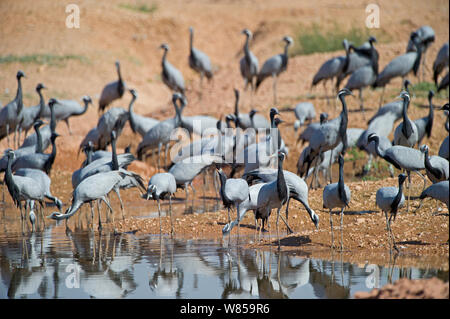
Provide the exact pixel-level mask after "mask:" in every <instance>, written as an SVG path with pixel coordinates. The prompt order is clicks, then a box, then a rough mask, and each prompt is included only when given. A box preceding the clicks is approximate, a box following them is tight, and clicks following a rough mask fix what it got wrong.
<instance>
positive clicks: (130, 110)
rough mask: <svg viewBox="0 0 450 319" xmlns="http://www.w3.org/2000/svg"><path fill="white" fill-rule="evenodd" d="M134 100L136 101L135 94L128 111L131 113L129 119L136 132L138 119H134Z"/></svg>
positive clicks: (132, 128)
mask: <svg viewBox="0 0 450 319" xmlns="http://www.w3.org/2000/svg"><path fill="white" fill-rule="evenodd" d="M134 101H136V97H135V96H133V98H132V99H131V102H130V105H129V106H128V113H129V115H130V117H129V120H130V126H131V130H132V131H133V133H136V121H135V119H134Z"/></svg>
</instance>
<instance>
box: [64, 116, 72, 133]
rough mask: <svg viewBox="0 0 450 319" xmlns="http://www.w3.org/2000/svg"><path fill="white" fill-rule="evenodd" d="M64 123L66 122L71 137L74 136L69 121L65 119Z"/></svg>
mask: <svg viewBox="0 0 450 319" xmlns="http://www.w3.org/2000/svg"><path fill="white" fill-rule="evenodd" d="M64 122H66V125H67V129H68V130H69V135H72V130H71V129H70V124H69V119H68V118H67V119H65V120H64Z"/></svg>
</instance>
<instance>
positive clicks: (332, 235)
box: [330, 209, 334, 249]
mask: <svg viewBox="0 0 450 319" xmlns="http://www.w3.org/2000/svg"><path fill="white" fill-rule="evenodd" d="M331 211H332V210H331V209H330V228H331V248H333V249H334V234H333V216H332V214H331Z"/></svg>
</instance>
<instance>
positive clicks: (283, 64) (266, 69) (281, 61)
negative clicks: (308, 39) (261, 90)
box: [255, 36, 294, 105]
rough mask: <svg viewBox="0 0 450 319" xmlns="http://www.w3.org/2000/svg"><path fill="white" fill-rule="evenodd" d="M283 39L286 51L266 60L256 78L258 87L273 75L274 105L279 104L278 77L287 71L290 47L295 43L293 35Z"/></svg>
mask: <svg viewBox="0 0 450 319" xmlns="http://www.w3.org/2000/svg"><path fill="white" fill-rule="evenodd" d="M283 41H284V42H285V46H284V52H283V53H280V54H277V55H275V56H273V57H271V58H270V59H268V60H267V61H266V62H264V64H263V66H262V68H261V71H259V73H258V78H257V80H256V89H255V91H256V90H257V89H258V87H259V86H260V85H261V83H262V81H264V79H266V78H267V77H269V76H272V79H273V103H274V105H275V104H277V78H278V76H279V75H280V73H282V72H284V71H286V69H287V66H288V59H289V55H288V49H289V47H290V46H291V45H292V43H294V41H293V40H292V38H291V37H288V36H285V37H284V38H283Z"/></svg>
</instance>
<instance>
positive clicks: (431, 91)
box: [428, 90, 434, 101]
mask: <svg viewBox="0 0 450 319" xmlns="http://www.w3.org/2000/svg"><path fill="white" fill-rule="evenodd" d="M433 96H434V91H433V90H430V91H429V92H428V100H430V101H431V99H432V98H433Z"/></svg>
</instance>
